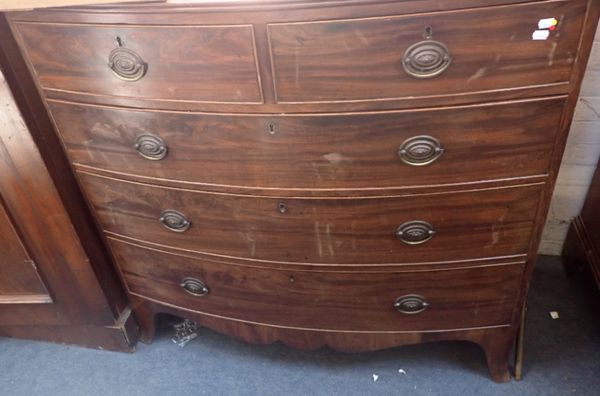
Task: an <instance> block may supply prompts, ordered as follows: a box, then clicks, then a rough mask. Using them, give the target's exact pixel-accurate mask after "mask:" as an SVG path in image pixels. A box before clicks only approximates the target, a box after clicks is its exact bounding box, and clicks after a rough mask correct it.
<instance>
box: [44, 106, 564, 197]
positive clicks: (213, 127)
mask: <svg viewBox="0 0 600 396" xmlns="http://www.w3.org/2000/svg"><path fill="white" fill-rule="evenodd" d="M563 105H564V99H560V98H559V99H544V100H532V101H518V102H510V103H500V104H485V105H477V106H465V107H455V108H445V109H436V110H421V111H390V112H376V113H357V114H338V115H333V114H330V115H318V114H313V115H288V116H275V115H273V116H258V115H255V116H252V115H219V114H200V113H195V114H193V113H172V112H162V111H161V112H157V111H138V110H128V109H118V108H111V107H102V106H94V105H83V104H72V103H65V102H60V101H49V106H50V109H51V111H52V115H53V118H54V120H55V121H56V124H57V126H58V130H59V132H60V134H61V136H62V138H63V141H64V142H65V145H66V148H67V150H68V154H69V156H70V158H71V160H72V161H73V162H74V163H75V164H76V165H84V166H86V167H92V168H98V169H102V170H108V171H112V172H118V173H122V174H130V175H135V176H141V177H145V178H149V181H152V180H153V179H169V180H176V181H183V182H185V183H195V184H198V185H204V186H208V185H210V186H221V187H225V186H235V187H242V188H269V189H294V190H302V189H304V190H307V189H308V190H313V189H316V190H328V189H329V190H332V189H344V190H360V189H387V188H398V187H400V188H401V187H405V186H426V185H440V184H456V183H470V182H475V181H480V180H495V179H506V178H516V177H527V176H536V175H544V174H546V173H547V171H548V166H549V164H550V159H551V156H552V153H553V148H554V142H555V140H556V135H557V132H558V129H559V125H560V117H561V114H562V108H563Z"/></svg>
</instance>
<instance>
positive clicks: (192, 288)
mask: <svg viewBox="0 0 600 396" xmlns="http://www.w3.org/2000/svg"><path fill="white" fill-rule="evenodd" d="M180 286H181V287H182V288H183V290H185V291H186V292H188V293H189V294H191V295H193V296H196V297H202V296H206V295H207V294H208V292H209V291H210V290H209V289H208V287H207V286H206V285H205V284H204V282H202V281H201V280H198V279H196V278H183V280H182V281H181V284H180Z"/></svg>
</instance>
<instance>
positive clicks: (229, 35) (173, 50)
mask: <svg viewBox="0 0 600 396" xmlns="http://www.w3.org/2000/svg"><path fill="white" fill-rule="evenodd" d="M14 26H15V29H16V32H17V34H18V35H19V36H20V38H21V41H22V47H23V48H24V50H25V53H26V56H27V57H28V58H29V60H30V61H31V64H32V65H33V68H34V70H35V73H36V75H37V77H38V79H39V83H40V85H41V87H42V88H45V89H53V90H62V91H70V92H76V93H84V94H95V95H108V96H116V97H127V98H139V99H156V100H184V101H198V102H227V103H229V102H232V103H261V102H262V91H261V88H260V83H259V78H258V71H257V67H256V54H255V51H254V33H253V29H252V26H250V25H248V26H242V25H240V26H168V25H164V26H143V25H141V26H126V25H85V24H53V23H25V22H15V24H14Z"/></svg>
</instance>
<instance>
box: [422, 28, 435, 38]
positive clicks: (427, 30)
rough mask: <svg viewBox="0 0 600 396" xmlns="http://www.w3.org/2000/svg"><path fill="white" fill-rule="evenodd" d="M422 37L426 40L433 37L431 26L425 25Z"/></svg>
mask: <svg viewBox="0 0 600 396" xmlns="http://www.w3.org/2000/svg"><path fill="white" fill-rule="evenodd" d="M423 37H424V38H425V39H426V40H430V39H431V38H432V37H433V28H432V27H431V26H427V27H426V28H425V33H423Z"/></svg>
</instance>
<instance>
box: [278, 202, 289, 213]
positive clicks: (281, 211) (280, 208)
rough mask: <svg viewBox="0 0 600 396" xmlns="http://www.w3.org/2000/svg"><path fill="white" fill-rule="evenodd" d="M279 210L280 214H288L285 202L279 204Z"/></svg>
mask: <svg viewBox="0 0 600 396" xmlns="http://www.w3.org/2000/svg"><path fill="white" fill-rule="evenodd" d="M277 210H279V213H285V212H287V205H286V204H285V202H279V205H277Z"/></svg>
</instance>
